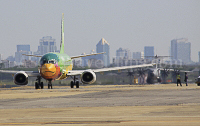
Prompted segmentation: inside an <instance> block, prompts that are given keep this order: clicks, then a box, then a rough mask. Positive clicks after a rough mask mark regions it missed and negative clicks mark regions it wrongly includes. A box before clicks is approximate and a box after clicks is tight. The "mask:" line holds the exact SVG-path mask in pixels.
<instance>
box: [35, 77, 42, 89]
mask: <svg viewBox="0 0 200 126" xmlns="http://www.w3.org/2000/svg"><path fill="white" fill-rule="evenodd" d="M41 79H42V78H41V77H40V76H38V77H37V79H36V81H37V82H35V89H43V88H44V84H43V82H41Z"/></svg>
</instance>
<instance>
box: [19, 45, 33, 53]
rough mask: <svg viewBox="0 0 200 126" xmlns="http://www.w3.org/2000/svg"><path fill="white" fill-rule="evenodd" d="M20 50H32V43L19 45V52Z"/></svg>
mask: <svg viewBox="0 0 200 126" xmlns="http://www.w3.org/2000/svg"><path fill="white" fill-rule="evenodd" d="M20 51H27V52H29V51H30V45H17V52H20Z"/></svg>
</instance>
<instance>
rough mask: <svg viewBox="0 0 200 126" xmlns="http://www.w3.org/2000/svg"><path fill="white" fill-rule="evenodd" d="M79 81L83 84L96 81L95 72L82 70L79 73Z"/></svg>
mask: <svg viewBox="0 0 200 126" xmlns="http://www.w3.org/2000/svg"><path fill="white" fill-rule="evenodd" d="M81 81H82V82H83V83H84V84H92V83H94V82H95V81H96V74H95V73H94V72H93V71H90V70H88V71H84V72H83V73H82V75H81Z"/></svg>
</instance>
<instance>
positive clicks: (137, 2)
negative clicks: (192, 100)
mask: <svg viewBox="0 0 200 126" xmlns="http://www.w3.org/2000/svg"><path fill="white" fill-rule="evenodd" d="M199 5H200V1H198V0H191V1H187V0H176V1H173V0H168V1H162V0H161V1H157V0H149V1H145V0H134V1H132V0H127V1H121V0H116V1H115V0H110V1H105V0H101V1H98V0H97V1H92V0H88V1H87V2H86V1H79V0H78V1H47V0H41V1H40V0H38V1H25V0H18V2H16V1H14V0H10V1H2V2H1V5H0V9H1V11H0V16H1V17H2V20H1V21H0V25H1V30H0V41H1V42H0V46H1V47H2V48H1V49H0V54H3V57H4V59H5V58H7V57H8V56H10V55H14V52H15V51H16V50H15V48H16V45H20V44H21V45H22V44H29V45H31V50H33V51H36V50H37V44H35V43H38V39H39V38H41V37H42V36H53V37H54V38H56V40H57V47H59V45H58V43H59V41H60V27H59V26H60V20H61V16H60V15H61V13H65V15H66V16H65V26H66V27H65V38H66V39H65V45H66V46H65V50H66V52H65V53H67V54H68V55H70V56H73V55H77V54H81V53H82V52H89V51H90V50H91V49H90V48H89V47H92V46H93V45H94V44H93V43H94V42H95V41H96V40H99V38H102V37H105V38H106V40H107V41H109V43H110V44H111V45H112V46H111V50H110V57H113V56H115V51H116V50H117V49H118V48H119V47H123V48H129V49H130V50H131V51H132V52H138V51H142V50H143V48H144V46H154V49H155V54H158V55H168V54H169V51H168V48H169V47H170V41H171V40H172V39H176V38H188V39H189V41H190V42H191V45H192V46H191V59H192V61H196V62H197V61H198V52H199V51H200V49H199V46H200V43H199V40H200V36H199V35H198V33H200V25H199V22H200V17H199V15H200V8H199ZM35 8H37V9H35ZM52 17H53V18H52ZM8 48H9V50H8Z"/></svg>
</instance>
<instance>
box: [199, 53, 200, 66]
mask: <svg viewBox="0 0 200 126" xmlns="http://www.w3.org/2000/svg"><path fill="white" fill-rule="evenodd" d="M199 63H200V51H199Z"/></svg>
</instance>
